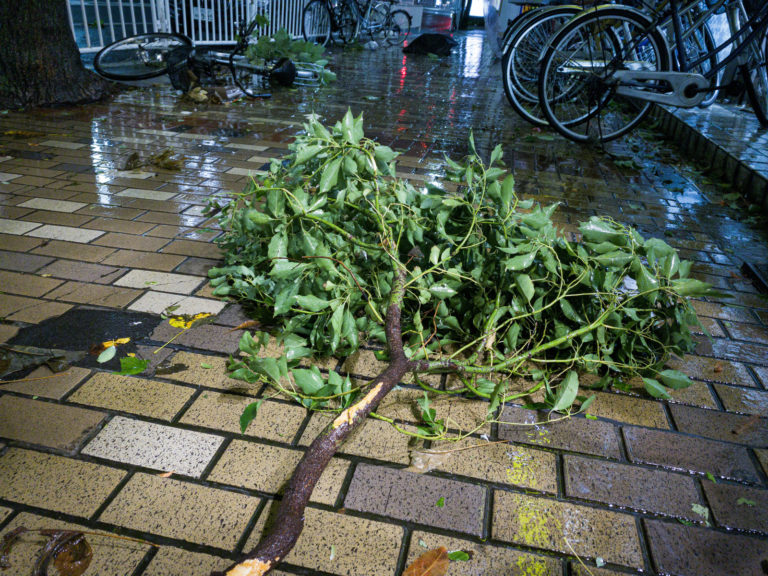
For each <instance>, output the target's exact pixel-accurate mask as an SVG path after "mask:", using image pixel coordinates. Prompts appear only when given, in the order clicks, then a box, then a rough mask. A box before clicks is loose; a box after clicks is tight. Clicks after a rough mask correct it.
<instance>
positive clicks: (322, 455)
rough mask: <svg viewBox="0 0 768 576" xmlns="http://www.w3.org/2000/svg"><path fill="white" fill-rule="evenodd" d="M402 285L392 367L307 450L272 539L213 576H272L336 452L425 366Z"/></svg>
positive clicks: (390, 337) (391, 338)
mask: <svg viewBox="0 0 768 576" xmlns="http://www.w3.org/2000/svg"><path fill="white" fill-rule="evenodd" d="M402 282H403V279H402V277H401V278H400V282H399V284H398V286H396V287H394V288H393V295H394V298H393V299H392V303H391V304H390V305H389V308H388V309H387V317H386V322H385V326H384V330H385V332H386V335H387V345H388V347H389V357H390V362H389V365H388V366H387V367H386V368H385V369H384V371H383V372H382V373H381V374H379V375H378V376H377V377H376V378H374V380H373V384H372V385H371V387H370V389H369V390H368V392H367V394H366V395H365V396H364V397H363V398H361V399H360V400H358V401H357V402H355V403H354V404H353V405H352V406H350V407H349V408H347V409H346V410H344V411H343V412H342V413H341V414H339V416H338V417H337V418H336V419H335V420H334V421H333V422H331V423H330V424H329V425H328V426H327V427H326V428H325V430H323V431H322V432H321V433H320V434H319V435H318V436H317V438H315V440H314V442H312V444H310V446H309V448H307V451H306V452H305V453H304V456H303V458H302V459H301V460H300V461H299V463H298V464H297V465H296V469H295V470H294V472H293V475H292V476H291V479H290V481H289V482H288V486H287V488H286V490H285V494H284V496H283V499H282V501H281V502H280V506H279V508H278V510H277V515H276V517H275V522H274V525H273V527H272V529H271V530H270V531H269V533H268V534H267V536H266V537H264V538H263V539H262V540H261V542H259V543H258V545H257V546H256V548H254V549H253V550H252V551H251V552H249V553H248V554H247V555H246V556H245V557H244V558H243V559H242V560H241V561H240V563H239V564H236V565H235V566H233V567H231V568H230V569H229V570H227V571H226V572H214V573H213V574H212V575H211V576H225V575H226V576H264V574H267V573H268V572H271V571H272V569H273V568H275V566H276V565H277V564H278V563H279V562H280V561H281V560H282V559H284V558H285V557H286V556H287V555H288V553H289V552H290V551H291V549H292V548H293V547H294V545H295V544H296V541H297V540H298V539H299V536H300V535H301V531H302V530H303V528H304V509H305V508H306V507H307V504H308V503H309V498H310V496H312V490H313V489H314V487H315V484H317V481H318V480H319V479H320V476H321V474H322V473H323V471H324V470H325V467H326V466H327V465H328V462H330V460H331V458H332V457H333V455H334V454H335V453H336V450H337V449H338V448H339V446H341V444H342V443H343V442H344V441H345V440H346V439H347V438H348V437H349V436H350V434H351V433H352V432H353V431H354V430H356V429H357V428H358V427H359V426H361V425H363V424H364V423H365V420H366V418H367V417H368V415H369V414H370V413H371V412H373V411H374V410H375V409H376V407H377V406H378V405H379V402H381V401H382V399H383V398H384V396H386V395H387V394H388V393H389V392H390V391H391V390H392V389H393V388H394V387H395V386H396V385H397V383H398V382H400V380H402V378H403V376H405V374H406V373H408V372H410V371H413V370H417V369H418V368H419V366H420V363H419V362H414V361H410V360H408V359H407V358H406V356H405V354H404V352H403V340H402V332H401V330H400V299H401V298H402V292H401V290H402Z"/></svg>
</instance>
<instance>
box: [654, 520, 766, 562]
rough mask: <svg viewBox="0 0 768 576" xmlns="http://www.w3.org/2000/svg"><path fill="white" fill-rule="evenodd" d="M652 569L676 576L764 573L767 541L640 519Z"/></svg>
mask: <svg viewBox="0 0 768 576" xmlns="http://www.w3.org/2000/svg"><path fill="white" fill-rule="evenodd" d="M643 523H644V524H645V529H646V532H647V534H648V542H649V545H650V549H651V556H652V558H653V564H654V566H655V567H656V570H658V571H659V572H662V573H664V574H675V575H676V576H677V575H679V576H701V575H702V574H706V575H707V576H736V575H738V576H764V574H765V572H764V571H763V569H762V567H761V565H762V563H763V562H764V560H765V558H766V557H768V542H766V541H765V540H763V539H758V538H752V537H749V536H737V535H734V534H723V533H720V532H715V531H713V530H707V529H705V528H698V527H694V526H683V525H682V524H672V523H667V522H661V521H655V520H644V521H643Z"/></svg>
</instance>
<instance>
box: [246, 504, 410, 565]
mask: <svg viewBox="0 0 768 576" xmlns="http://www.w3.org/2000/svg"><path fill="white" fill-rule="evenodd" d="M267 515H268V512H267V511H266V510H265V511H264V512H262V514H261V516H260V517H259V521H258V522H257V524H256V527H255V528H254V530H253V532H252V533H251V536H250V538H249V539H248V543H247V544H246V546H245V549H246V550H250V549H251V548H253V547H254V546H255V545H256V544H257V543H258V541H259V539H260V538H261V535H262V533H263V530H264V526H265V525H268V524H265V519H266V518H265V517H266V516H267ZM402 539H403V529H402V528H401V527H400V526H396V525H394V524H385V523H384V522H376V521H373V520H368V519H365V518H358V517H355V516H351V515H349V514H338V513H335V512H326V511H325V510H317V509H315V508H311V507H310V508H307V509H306V511H305V515H304V530H303V531H302V533H301V536H300V537H299V540H298V542H297V543H296V546H295V547H294V548H293V550H292V551H291V552H290V553H289V554H288V555H287V556H286V557H285V562H286V563H287V564H295V565H297V566H303V567H305V568H308V569H310V570H318V571H323V572H328V573H330V574H338V575H339V576H392V574H394V573H395V568H396V565H397V558H398V553H399V549H400V543H401V542H402Z"/></svg>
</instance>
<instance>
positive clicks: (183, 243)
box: [162, 240, 223, 260]
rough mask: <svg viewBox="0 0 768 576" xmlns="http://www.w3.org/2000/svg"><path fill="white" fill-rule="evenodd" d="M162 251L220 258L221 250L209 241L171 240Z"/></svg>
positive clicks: (214, 258)
mask: <svg viewBox="0 0 768 576" xmlns="http://www.w3.org/2000/svg"><path fill="white" fill-rule="evenodd" d="M162 252H164V253H168V254H181V255H183V256H195V257H197V258H210V259H212V260H221V257H222V256H223V252H222V250H221V248H219V247H218V246H217V245H216V244H212V243H210V242H196V241H194V240H173V241H172V242H171V243H170V244H168V245H167V246H166V247H165V248H163V249H162Z"/></svg>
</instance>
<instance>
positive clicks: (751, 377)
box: [0, 33, 768, 576]
mask: <svg viewBox="0 0 768 576" xmlns="http://www.w3.org/2000/svg"><path fill="white" fill-rule="evenodd" d="M457 39H458V40H459V43H460V45H459V49H457V50H455V51H454V54H453V55H452V56H451V57H449V58H447V59H442V60H437V59H431V58H428V57H419V56H405V55H403V54H402V53H400V52H399V50H398V49H395V48H392V49H387V50H379V51H375V52H371V51H355V50H348V51H345V52H341V51H335V52H333V53H332V55H331V56H332V64H331V66H332V68H333V69H334V70H335V71H336V72H337V73H338V78H339V81H338V83H337V84H336V85H333V86H329V87H325V88H322V89H319V90H317V91H311V90H306V89H299V90H282V91H276V92H275V93H274V96H273V98H272V99H270V100H266V101H255V102H236V103H233V104H230V105H203V106H195V105H193V104H191V103H184V102H180V100H179V98H178V96H177V95H176V94H175V93H174V92H173V91H172V90H171V89H170V87H169V86H168V85H167V84H165V83H161V84H159V85H157V86H150V87H144V88H141V89H136V90H130V91H126V92H124V93H122V94H120V95H118V96H117V97H116V98H115V99H114V100H112V101H110V102H107V103H101V104H93V105H87V106H80V107H70V108H61V109H51V110H38V111H31V112H28V113H18V112H8V113H4V114H2V115H0V317H2V323H0V342H4V343H5V345H7V346H13V345H14V344H15V345H17V346H21V345H30V344H31V345H34V346H39V347H44V346H55V347H57V348H61V349H64V350H73V351H80V352H84V351H86V348H87V347H88V346H89V344H96V343H98V342H101V341H103V340H106V339H116V338H121V337H125V336H129V335H130V336H133V340H132V342H131V343H130V344H127V345H126V346H130V348H127V347H126V348H124V349H123V350H121V352H120V353H119V354H118V355H120V356H122V355H123V354H122V352H123V351H126V352H133V353H136V354H137V355H138V356H139V357H143V358H146V359H149V360H150V368H149V370H148V371H146V372H144V373H142V374H139V375H136V376H121V375H117V374H114V373H113V371H114V370H116V369H118V364H117V360H112V361H110V362H109V363H106V364H100V365H99V364H97V363H94V362H93V358H92V357H88V359H87V360H85V361H81V362H78V363H77V365H76V366H74V367H72V368H70V369H69V370H67V371H66V372H62V373H53V372H52V371H51V369H50V368H48V367H46V366H40V367H38V368H36V369H34V370H33V371H32V372H31V373H29V374H24V373H21V374H14V375H10V376H7V377H6V378H5V381H6V382H7V381H8V380H9V379H10V378H14V379H18V380H20V381H17V382H8V383H4V384H2V386H0V532H2V533H7V532H8V531H9V530H12V529H13V528H15V527H17V526H20V525H23V526H26V527H28V528H59V527H65V526H66V527H75V528H80V529H82V528H87V529H91V530H97V531H104V532H109V533H113V534H120V535H124V536H131V537H137V538H141V539H143V540H145V541H146V542H141V543H139V542H131V541H125V540H111V539H108V538H103V537H99V536H89V537H88V539H89V540H90V541H91V544H92V546H93V549H94V560H93V564H92V566H91V568H89V570H88V571H87V572H86V574H94V575H102V576H112V575H126V576H129V575H130V576H138V575H140V574H143V575H153V576H176V575H179V576H181V575H182V574H183V575H185V576H186V575H190V574H196V575H197V574H199V575H203V574H207V572H208V571H209V570H211V569H213V568H218V569H220V568H223V567H224V566H226V565H228V564H229V563H230V562H231V560H232V559H233V558H235V557H236V556H237V554H238V553H239V552H240V551H242V550H248V549H250V548H251V547H252V546H253V545H254V543H255V542H256V541H257V540H258V538H259V535H260V534H261V532H262V530H263V527H264V525H265V524H266V523H267V522H268V518H269V516H270V513H271V510H272V506H271V505H272V502H274V499H275V495H276V494H278V493H279V491H280V488H281V486H282V485H283V483H284V482H285V480H286V479H287V478H288V476H289V475H290V472H291V470H292V468H293V466H294V465H295V463H296V462H297V460H298V459H299V458H300V456H301V453H302V451H303V450H304V449H305V447H306V446H307V444H308V443H309V441H311V439H312V437H313V436H314V434H315V433H316V432H317V431H318V430H319V429H320V428H321V427H322V425H323V423H324V422H325V421H327V416H324V415H322V414H315V415H310V414H307V413H306V412H305V411H304V409H303V408H301V407H299V406H296V405H293V404H290V403H287V402H283V401H281V400H279V399H267V400H265V401H264V403H263V404H262V407H261V409H260V411H259V415H258V417H257V419H256V420H255V421H254V423H253V424H251V426H250V427H249V428H248V430H247V433H246V434H241V433H240V429H239V423H238V419H239V415H240V413H241V412H242V410H243V408H244V407H245V406H247V405H248V404H249V403H251V402H252V401H253V399H254V398H255V397H257V396H259V395H260V394H261V392H262V391H261V390H259V389H250V388H243V387H242V384H241V383H239V382H236V381H232V380H229V379H228V378H227V377H226V374H225V371H224V365H225V363H226V359H227V357H228V355H229V354H234V353H236V351H237V342H238V339H239V336H240V331H238V330H234V331H233V330H232V328H233V327H236V326H238V325H239V324H240V323H242V322H243V321H244V320H245V318H246V316H245V315H244V313H243V311H242V310H241V309H240V308H239V307H238V306H237V305H235V304H231V303H227V302H225V301H222V300H218V299H216V298H214V297H213V296H212V290H211V288H210V287H208V286H207V285H206V280H205V275H206V271H207V269H208V268H209V267H210V266H212V265H214V264H215V263H216V262H217V260H218V258H219V255H220V254H219V251H218V249H217V247H216V246H215V245H214V244H213V243H212V242H211V240H212V239H213V238H215V237H216V236H217V235H218V234H219V233H220V231H219V230H218V229H217V225H216V222H215V221H214V220H211V219H207V218H206V217H205V216H204V215H203V214H202V209H203V207H204V206H205V204H206V202H207V201H208V200H209V199H210V198H211V197H212V196H214V195H215V194H217V193H222V192H227V191H239V190H241V189H242V188H243V187H244V186H245V184H246V182H247V180H248V177H249V174H251V173H253V172H254V171H257V170H259V169H262V168H263V167H264V166H265V165H266V164H267V163H268V162H269V160H270V159H271V158H275V157H280V156H281V155H282V154H283V153H285V151H286V150H287V145H288V144H289V143H290V142H291V140H292V138H293V137H294V135H295V134H297V132H298V131H299V130H301V123H302V122H303V121H304V120H305V118H306V116H307V115H309V114H318V115H320V116H321V117H322V118H323V119H324V120H325V121H326V122H328V123H333V122H335V121H336V120H337V119H340V118H341V116H342V115H343V114H344V112H345V111H346V110H347V108H348V107H350V108H351V109H352V111H353V112H354V113H355V114H357V113H360V112H363V113H364V116H365V125H366V135H368V136H372V137H376V138H378V139H379V140H380V141H381V142H382V143H384V144H387V145H389V146H392V147H393V148H395V149H397V150H398V151H400V152H402V156H401V157H400V159H399V160H400V161H399V173H400V175H401V176H403V177H407V178H410V179H412V180H414V181H430V180H433V179H439V178H440V177H441V176H442V174H443V169H442V156H443V154H448V155H450V156H452V157H460V156H462V155H463V154H465V153H466V152H467V149H468V148H467V135H468V131H469V129H470V128H471V129H473V131H474V138H475V142H476V143H477V147H478V150H479V151H480V153H481V155H484V156H485V157H488V156H489V155H490V151H491V150H492V148H493V147H494V146H495V145H496V144H497V143H502V144H503V145H504V147H505V154H504V159H505V161H506V162H507V164H508V166H510V168H511V169H512V170H513V171H514V174H515V179H516V185H517V191H518V193H519V194H521V195H522V196H524V197H532V198H534V199H536V200H538V201H541V202H542V203H545V202H551V201H553V200H558V201H560V202H562V206H561V209H560V211H559V213H558V214H559V215H558V222H559V224H560V225H561V226H562V228H563V230H564V231H565V232H566V233H572V232H573V231H574V230H575V229H576V226H577V222H578V221H580V220H583V219H586V218H588V217H589V216H591V215H593V214H602V215H608V216H612V217H614V218H617V219H620V220H622V221H625V222H627V223H629V224H632V225H634V226H636V227H637V228H638V229H639V230H640V232H641V233H642V234H643V235H647V236H652V235H655V236H659V237H662V238H664V239H665V241H667V242H668V243H670V244H672V245H674V246H675V247H677V248H678V249H679V250H680V252H681V254H682V256H683V257H684V258H687V259H690V260H693V261H694V263H695V264H694V274H695V275H696V276H697V277H699V278H701V279H704V280H706V281H708V282H711V283H712V284H714V285H715V286H717V287H718V288H719V289H721V290H722V291H723V292H724V293H727V294H728V296H730V297H729V298H725V297H722V298H721V297H718V298H709V299H708V300H707V301H697V302H696V303H695V307H696V309H697V311H698V312H699V314H700V317H701V321H702V323H703V325H704V326H705V327H706V328H707V329H708V330H709V332H710V333H711V335H712V337H711V338H707V337H705V336H704V335H700V336H697V342H698V346H697V350H696V353H695V354H693V355H690V356H686V357H685V358H682V359H675V360H674V361H673V362H672V365H673V366H674V367H676V368H679V369H682V370H684V371H686V372H687V373H688V374H689V375H691V377H693V378H694V379H695V384H694V385H693V386H692V387H691V388H688V389H686V390H681V391H677V392H674V393H673V399H672V400H671V401H660V400H656V399H653V398H650V397H647V396H646V395H644V394H643V393H642V392H641V391H637V392H636V391H634V390H631V391H629V392H620V391H612V392H603V393H598V394H597V395H598V398H597V401H596V402H595V403H594V404H593V408H592V413H593V414H594V415H595V417H596V419H595V420H592V419H586V418H581V417H575V418H572V419H570V420H566V421H564V422H561V423H558V424H555V425H548V426H541V425H532V426H529V427H520V426H515V425H514V424H515V423H524V422H527V423H531V424H534V423H535V415H534V414H532V413H530V412H527V411H525V410H522V409H520V408H516V407H510V408H509V409H508V410H506V411H505V421H506V422H509V424H502V425H494V426H492V427H489V429H488V430H486V431H485V432H486V433H487V434H488V435H489V437H490V438H491V439H493V440H496V439H501V440H508V441H509V443H508V444H491V445H487V446H484V447H480V448H475V449H470V450H465V451H462V452H459V454H461V457H460V458H459V457H454V458H452V459H450V460H448V461H447V462H445V463H443V465H442V466H441V467H440V468H438V469H437V470H434V471H432V472H430V473H429V474H427V475H418V474H414V473H411V472H407V471H405V470H404V467H405V466H407V464H408V462H409V455H408V443H407V439H406V438H405V437H403V436H402V435H400V434H398V433H397V432H395V431H394V430H393V429H392V428H391V427H389V426H388V425H386V424H385V423H383V422H381V421H373V420H372V421H370V422H368V423H367V424H366V426H365V427H364V428H363V429H362V430H361V431H360V432H359V433H358V434H357V435H356V436H355V437H354V438H353V439H352V440H351V441H350V442H349V443H348V444H347V445H346V446H344V447H343V448H342V450H341V452H340V453H339V454H338V455H337V456H336V457H335V458H334V459H333V460H332V462H331V465H330V466H329V468H328V469H327V471H326V472H325V474H324V475H323V477H322V479H321V481H320V483H319V485H318V488H317V489H316V490H315V494H314V495H313V498H312V503H311V504H310V507H309V509H308V510H307V514H306V528H305V532H304V534H303V536H302V537H301V539H300V541H299V543H298V545H297V547H296V549H295V550H294V551H293V552H292V553H291V554H290V555H289V556H288V557H287V558H286V560H285V564H284V566H282V567H281V570H282V572H278V573H281V574H320V575H323V574H326V575H327V574H338V575H352V574H354V575H360V576H374V575H379V574H380V575H392V574H397V573H399V571H401V570H402V569H403V568H404V567H405V565H406V564H407V563H408V562H409V561H410V560H411V559H413V558H414V557H415V556H417V555H419V554H420V553H422V552H423V551H425V550H426V549H429V548H433V547H436V546H446V547H447V548H448V549H449V550H466V551H468V552H470V553H471V559H470V560H469V561H467V562H455V563H453V564H452V565H451V568H450V571H449V574H455V575H478V576H479V575H484V576H486V575H498V576H502V575H503V576H506V575H526V576H534V575H536V576H540V575H552V576H555V575H556V576H564V575H579V576H586V575H588V574H592V575H594V576H617V575H620V574H636V573H638V572H642V573H651V574H676V575H684V576H701V575H704V574H706V575H708V576H709V575H713V576H715V575H732V576H758V575H764V574H766V573H768V476H766V474H768V391H767V390H766V389H767V388H768V299H766V297H765V295H764V294H760V293H759V291H758V289H757V288H756V287H755V285H754V284H753V283H752V282H751V280H750V279H749V278H747V277H745V276H744V275H743V274H742V272H741V268H742V265H743V263H744V261H748V262H753V263H763V262H768V239H767V238H766V233H765V223H764V221H763V220H762V219H761V216H760V212H759V210H755V209H754V208H750V206H749V205H748V204H747V203H745V202H744V201H743V200H740V199H739V198H738V196H734V195H733V194H732V190H731V186H730V184H728V183H726V182H724V181H722V180H720V179H717V178H715V177H714V176H713V175H712V174H709V173H706V172H703V171H702V169H701V168H700V167H699V168H696V167H695V166H692V165H691V164H690V163H689V162H688V161H686V160H684V159H682V158H681V157H680V156H679V155H678V153H677V152H676V151H675V148H674V147H670V146H669V145H668V144H667V143H665V142H663V141H662V140H661V137H660V136H659V135H658V134H657V133H655V132H652V131H650V130H648V129H646V130H644V131H642V132H639V133H637V134H635V135H633V136H632V137H629V138H627V139H624V140H621V141H619V142H617V143H614V144H611V145H610V146H608V147H607V149H606V150H598V149H589V148H584V147H582V146H579V145H575V144H572V143H570V142H568V141H565V140H563V139H561V138H559V137H558V136H556V135H554V134H552V133H550V132H547V131H544V132H541V131H538V130H533V129H531V128H530V127H529V126H528V125H526V124H524V123H523V122H522V121H520V120H519V119H518V118H517V117H516V116H515V114H514V112H513V111H512V110H511V109H510V108H509V107H508V105H507V104H506V101H505V98H504V94H503V90H502V87H501V83H500V79H499V72H498V63H497V62H496V63H494V62H492V61H491V57H490V54H489V51H488V50H487V47H486V46H484V45H483V36H482V35H481V34H479V33H467V34H462V35H458V36H457ZM168 147H172V148H173V150H174V151H175V153H176V154H178V155H183V157H184V161H183V167H182V169H181V170H180V171H168V170H163V169H155V168H152V167H146V168H144V169H143V171H122V170H121V168H122V167H124V165H125V162H126V161H127V160H128V158H129V157H130V156H131V154H133V153H134V152H138V153H139V154H141V155H143V156H147V155H149V154H156V153H158V152H160V151H161V150H163V149H165V148H168ZM173 306H179V308H177V309H176V311H175V312H174V313H177V314H180V313H183V314H196V313H201V312H206V313H213V314H216V316H215V318H214V319H213V321H212V322H210V323H207V324H204V325H201V326H199V327H196V328H193V329H192V330H189V331H187V332H184V333H183V334H182V335H180V336H178V337H177V334H178V332H179V329H178V328H174V327H172V326H170V325H169V323H168V321H167V320H164V319H163V318H162V317H161V316H160V314H161V313H162V312H163V311H164V310H166V309H167V308H168V307H173ZM104 311H107V312H108V314H104ZM105 318H106V319H105ZM172 338H173V341H172V342H171V343H170V344H167V345H165V346H163V345H164V344H166V343H167V342H168V341H169V340H171V339H172ZM322 367H323V369H339V370H342V371H349V372H351V373H352V374H354V375H356V376H357V377H362V378H366V377H372V376H374V375H375V374H376V372H377V370H378V368H379V365H378V364H377V361H376V360H375V358H374V357H373V353H372V352H371V351H368V350H364V351H362V352H361V353H360V354H359V355H357V356H356V357H354V358H351V359H347V360H345V361H342V360H339V361H336V360H331V361H329V362H325V363H323V364H322ZM446 385H447V384H446ZM413 399H414V396H413V390H412V389H409V388H408V387H407V385H406V386H404V388H403V389H402V390H401V391H400V392H399V393H398V394H396V395H395V397H393V398H391V399H388V401H387V402H386V403H385V405H384V406H383V407H382V408H381V410H380V411H381V412H382V413H383V414H384V415H388V416H390V417H393V418H397V419H399V420H401V421H402V422H404V423H406V424H407V423H409V422H412V421H413V415H412V411H411V410H410V409H409V405H410V403H412V402H413ZM434 407H435V408H436V409H437V411H438V416H439V417H440V416H442V415H443V414H448V413H450V414H451V417H452V418H466V419H471V418H472V417H473V416H474V415H476V414H482V413H483V412H484V407H483V406H482V403H479V402H472V401H461V400H458V401H457V400H456V399H451V400H450V401H448V400H444V401H439V402H436V403H435V405H434ZM482 432H483V431H482V430H480V431H479V433H482ZM484 442H485V441H484V440H482V439H480V438H479V437H478V438H474V439H472V440H471V441H470V443H484ZM169 473H170V474H169ZM438 502H441V504H438ZM39 542H40V541H39V540H38V541H33V540H32V539H30V538H26V539H25V540H23V542H22V543H21V544H19V545H18V546H17V547H15V548H14V552H13V553H12V554H11V557H10V560H11V562H12V563H13V566H14V568H13V571H12V572H11V573H14V574H26V573H30V571H31V569H32V565H33V563H34V555H35V554H36V551H37V549H38V547H39Z"/></svg>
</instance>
